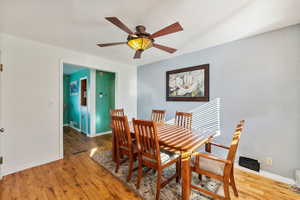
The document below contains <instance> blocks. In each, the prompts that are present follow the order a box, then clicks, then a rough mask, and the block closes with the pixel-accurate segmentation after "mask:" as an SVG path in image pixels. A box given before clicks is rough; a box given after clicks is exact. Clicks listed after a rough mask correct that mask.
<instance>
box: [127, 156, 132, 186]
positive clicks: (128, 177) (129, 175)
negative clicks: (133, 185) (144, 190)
mask: <svg viewBox="0 0 300 200" xmlns="http://www.w3.org/2000/svg"><path fill="white" fill-rule="evenodd" d="M132 170H133V157H132V155H130V156H129V167H128V176H127V182H128V181H130V179H131V176H132Z"/></svg>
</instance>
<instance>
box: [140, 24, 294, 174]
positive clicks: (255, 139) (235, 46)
mask: <svg viewBox="0 0 300 200" xmlns="http://www.w3.org/2000/svg"><path fill="white" fill-rule="evenodd" d="M207 63H209V64H210V72H209V73H210V99H214V98H216V97H220V98H221V122H222V123H221V124H222V136H220V137H218V138H217V141H218V142H220V143H225V144H228V143H229V142H230V140H231V137H232V134H233V130H234V126H235V125H236V123H237V122H238V121H239V120H241V119H244V120H246V122H245V130H244V132H243V133H242V137H241V143H240V145H239V152H238V153H239V154H240V155H243V156H248V157H251V158H255V159H259V160H260V161H261V164H262V165H261V167H262V169H263V170H266V171H269V172H272V173H275V174H278V175H281V176H284V177H288V178H293V176H294V172H295V169H297V168H299V167H300V156H299V155H300V145H299V144H300V143H299V142H300V133H299V130H300V123H299V122H300V112H299V111H300V100H299V99H300V24H299V25H296V26H291V27H287V28H284V29H281V30H276V31H273V32H268V33H265V34H261V35H257V36H255V37H250V38H246V39H242V40H239V41H235V42H230V43H227V44H224V45H220V46H217V47H214V48H208V49H204V50H201V51H197V52H193V53H190V54H185V55H182V56H178V57H175V58H172V59H168V60H163V61H160V62H156V63H152V64H148V65H144V66H141V67H139V68H138V117H140V118H147V117H149V114H150V112H151V109H166V110H167V111H168V113H167V118H168V119H169V118H171V117H173V116H174V114H175V111H176V110H177V111H189V110H192V109H194V108H196V107H197V106H199V105H201V103H203V102H174V101H173V102H172V101H170V102H166V100H165V87H166V86H165V77H166V75H165V73H166V71H169V70H174V69H179V68H183V67H188V66H195V65H200V64H207ZM153 80H155V81H153ZM268 157H270V158H272V159H273V165H272V166H268V165H266V162H264V161H265V160H266V159H267V158H268Z"/></svg>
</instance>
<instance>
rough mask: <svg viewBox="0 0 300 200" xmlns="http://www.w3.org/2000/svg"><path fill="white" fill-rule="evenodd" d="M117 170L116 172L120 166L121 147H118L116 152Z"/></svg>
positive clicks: (116, 171)
mask: <svg viewBox="0 0 300 200" xmlns="http://www.w3.org/2000/svg"><path fill="white" fill-rule="evenodd" d="M115 159H116V170H115V173H118V171H119V167H120V152H119V149H117V152H116V158H115Z"/></svg>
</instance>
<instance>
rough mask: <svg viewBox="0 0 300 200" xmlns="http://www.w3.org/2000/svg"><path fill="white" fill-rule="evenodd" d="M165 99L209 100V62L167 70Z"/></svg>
mask: <svg viewBox="0 0 300 200" xmlns="http://www.w3.org/2000/svg"><path fill="white" fill-rule="evenodd" d="M166 100H167V101H209V64H206V65H199V66H194V67H188V68H183V69H177V70H173V71H167V73H166Z"/></svg>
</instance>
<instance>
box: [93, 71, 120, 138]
mask: <svg viewBox="0 0 300 200" xmlns="http://www.w3.org/2000/svg"><path fill="white" fill-rule="evenodd" d="M114 107H115V74H114V73H109V72H101V71H96V132H97V133H101V132H106V131H109V130H110V127H109V125H110V114H109V112H110V109H113V108H114Z"/></svg>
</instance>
